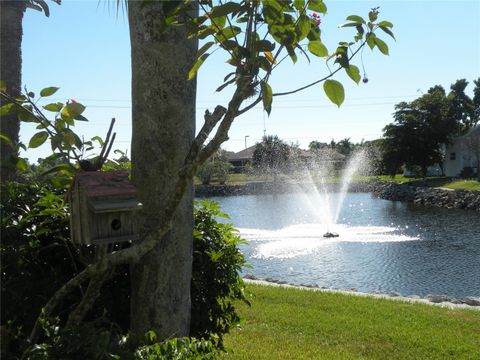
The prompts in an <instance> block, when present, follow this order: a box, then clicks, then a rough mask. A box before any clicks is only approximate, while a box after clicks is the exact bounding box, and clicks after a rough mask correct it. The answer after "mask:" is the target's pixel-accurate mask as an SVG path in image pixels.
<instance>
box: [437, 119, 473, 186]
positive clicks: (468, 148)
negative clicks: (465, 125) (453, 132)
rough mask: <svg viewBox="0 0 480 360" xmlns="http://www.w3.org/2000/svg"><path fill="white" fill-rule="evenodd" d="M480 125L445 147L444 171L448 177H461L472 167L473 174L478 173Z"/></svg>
mask: <svg viewBox="0 0 480 360" xmlns="http://www.w3.org/2000/svg"><path fill="white" fill-rule="evenodd" d="M479 158H480V125H477V126H476V127H475V128H473V129H472V130H471V131H470V132H468V133H467V134H465V135H463V136H459V137H457V138H455V139H453V140H452V143H451V144H449V145H447V146H446V147H445V161H444V162H443V169H444V171H445V175H446V176H460V174H461V172H462V170H463V169H464V168H466V167H471V168H472V169H473V172H474V173H476V172H478V170H479V169H478V164H479V161H480V159H479Z"/></svg>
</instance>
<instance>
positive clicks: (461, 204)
mask: <svg viewBox="0 0 480 360" xmlns="http://www.w3.org/2000/svg"><path fill="white" fill-rule="evenodd" d="M370 187H371V189H370V191H371V192H372V193H373V194H374V195H375V196H377V197H379V198H381V199H385V200H392V201H408V202H412V203H414V204H415V205H423V206H434V207H443V208H448V209H466V210H475V211H480V191H473V190H451V189H443V188H430V187H419V186H411V185H408V184H402V183H395V182H375V183H372V184H370Z"/></svg>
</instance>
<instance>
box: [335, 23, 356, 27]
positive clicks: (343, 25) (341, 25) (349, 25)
mask: <svg viewBox="0 0 480 360" xmlns="http://www.w3.org/2000/svg"><path fill="white" fill-rule="evenodd" d="M357 26H358V23H356V22H355V23H345V24H340V25H338V27H339V28H344V27H357Z"/></svg>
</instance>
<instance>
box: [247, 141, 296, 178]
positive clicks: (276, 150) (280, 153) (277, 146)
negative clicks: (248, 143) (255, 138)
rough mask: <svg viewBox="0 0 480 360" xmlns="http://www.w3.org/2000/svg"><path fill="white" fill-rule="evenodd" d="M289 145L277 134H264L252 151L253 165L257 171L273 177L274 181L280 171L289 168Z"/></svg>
mask: <svg viewBox="0 0 480 360" xmlns="http://www.w3.org/2000/svg"><path fill="white" fill-rule="evenodd" d="M289 159H290V146H289V145H288V144H286V143H285V142H284V141H282V140H280V139H279V137H278V136H277V135H266V136H264V137H263V139H262V142H260V143H258V144H257V145H256V147H255V151H254V152H253V167H254V169H255V170H256V171H257V172H260V173H265V174H268V175H271V176H272V177H273V180H274V182H276V181H277V177H278V175H279V174H280V173H282V172H285V171H287V169H288V168H289Z"/></svg>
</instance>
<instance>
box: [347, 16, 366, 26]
mask: <svg viewBox="0 0 480 360" xmlns="http://www.w3.org/2000/svg"><path fill="white" fill-rule="evenodd" d="M346 20H348V21H354V22H356V23H362V24H366V22H365V20H364V19H363V18H362V17H361V16H358V15H350V16H348V17H347V18H346Z"/></svg>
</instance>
